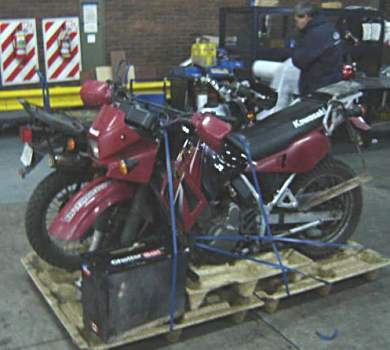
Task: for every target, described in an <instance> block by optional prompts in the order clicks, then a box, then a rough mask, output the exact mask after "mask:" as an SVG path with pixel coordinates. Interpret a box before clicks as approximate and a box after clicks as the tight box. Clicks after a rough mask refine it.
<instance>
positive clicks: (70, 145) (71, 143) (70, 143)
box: [66, 137, 76, 152]
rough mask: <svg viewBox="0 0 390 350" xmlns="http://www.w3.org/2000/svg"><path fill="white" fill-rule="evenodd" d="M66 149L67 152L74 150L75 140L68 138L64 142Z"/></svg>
mask: <svg viewBox="0 0 390 350" xmlns="http://www.w3.org/2000/svg"><path fill="white" fill-rule="evenodd" d="M66 149H67V150H68V151H69V152H73V151H74V150H75V149H76V140H75V139H74V138H73V137H70V138H69V139H68V140H67V142H66Z"/></svg>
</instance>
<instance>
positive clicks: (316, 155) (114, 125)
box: [30, 78, 367, 270]
mask: <svg viewBox="0 0 390 350" xmlns="http://www.w3.org/2000/svg"><path fill="white" fill-rule="evenodd" d="M205 79H207V78H205ZM208 83H210V84H211V85H212V86H213V87H214V89H215V90H216V91H218V93H219V94H220V97H221V98H222V99H225V100H230V101H237V102H239V101H240V100H241V99H242V98H243V96H249V95H251V98H252V99H253V100H254V101H256V94H253V93H252V92H251V91H250V89H248V88H245V87H243V86H240V85H239V84H223V86H222V85H220V84H218V82H216V81H212V80H210V79H208ZM360 96H361V92H360V90H359V88H358V87H357V86H355V85H354V84H353V83H352V82H341V83H338V84H334V85H332V86H329V87H327V88H324V89H321V90H320V91H318V93H316V94H313V95H311V96H309V97H306V98H302V99H301V101H299V102H297V103H295V104H294V105H292V106H290V107H288V108H286V109H285V110H282V111H280V112H278V113H277V114H276V115H275V116H273V117H272V118H269V119H267V120H266V121H263V122H260V123H256V124H255V125H253V126H252V127H250V128H245V129H239V130H236V131H232V126H231V124H230V123H227V122H225V121H223V120H221V119H219V118H218V117H217V116H215V115H214V114H211V113H195V114H193V115H192V116H191V118H188V116H185V115H183V114H182V113H180V112H178V111H172V110H170V109H167V108H164V107H158V106H153V105H151V104H147V103H142V102H139V101H136V100H134V99H132V98H129V100H127V101H126V100H123V101H121V102H115V103H113V104H110V105H108V104H106V105H104V106H103V107H102V108H101V110H100V112H99V114H98V116H97V118H96V120H95V121H94V123H93V124H92V126H91V128H90V129H89V133H88V139H89V147H90V153H91V157H92V159H93V162H94V164H95V165H96V166H97V167H98V168H99V169H104V174H103V175H102V176H98V177H95V178H94V179H93V180H92V181H91V182H90V183H88V184H87V185H85V186H84V187H83V188H82V189H81V190H80V191H79V192H78V193H77V194H76V195H74V196H73V197H72V198H71V199H70V200H69V201H68V202H67V203H66V204H65V205H64V207H63V208H62V209H61V210H60V212H59V213H58V215H57V216H56V218H55V219H54V221H53V222H52V223H51V225H50V227H49V230H48V235H47V236H46V237H42V236H41V237H40V238H39V239H36V240H30V242H31V243H32V245H33V248H34V249H35V251H36V252H37V253H38V254H39V255H40V256H41V257H42V258H43V259H45V260H46V261H47V262H49V263H51V264H53V265H56V266H59V267H63V268H66V269H69V270H72V269H77V268H79V266H80V263H81V262H82V260H83V255H82V253H79V254H75V253H72V254H67V252H66V251H64V250H63V251H60V250H59V249H57V246H56V245H54V244H52V241H53V240H55V241H61V242H66V243H69V242H75V243H77V242H80V241H82V240H84V239H86V238H87V237H88V239H89V240H90V244H89V245H88V250H89V251H95V250H99V249H115V248H122V247H129V246H131V245H133V244H135V243H137V244H141V243H142V242H148V241H150V240H152V241H155V240H159V241H163V242H166V241H167V240H168V239H169V232H170V224H169V209H168V208H169V204H168V194H167V192H168V178H167V172H166V168H165V162H164V160H165V156H164V148H165V144H164V138H163V132H162V130H167V131H168V133H169V136H170V137H169V138H170V140H171V144H172V145H171V146H172V147H171V149H170V154H171V156H172V159H174V161H173V163H172V167H173V169H174V192H175V196H174V200H175V205H176V210H177V224H178V227H179V239H181V240H183V241H187V240H190V239H191V236H192V235H193V234H199V233H203V234H207V235H209V236H214V237H218V236H220V235H224V234H230V235H246V234H258V235H264V234H265V223H264V222H263V220H262V216H261V215H260V211H259V208H258V197H257V196H258V194H257V192H256V190H255V188H254V184H253V183H252V181H251V177H250V176H249V166H248V154H247V151H248V149H247V148H246V147H244V145H243V143H242V140H243V139H245V140H246V142H247V144H248V145H249V152H250V155H251V157H252V158H253V160H254V165H255V168H256V171H257V174H258V177H259V180H260V183H261V187H262V190H263V192H264V193H263V194H264V197H265V200H266V202H267V205H266V208H267V212H268V216H269V219H270V224H271V226H272V229H273V232H274V234H275V235H282V236H295V237H302V238H309V239H311V240H318V241H323V242H335V243H341V242H345V241H346V240H347V239H348V238H350V236H351V235H352V234H353V232H354V230H355V228H356V225H357V223H358V221H359V218H360V214H361V208H362V192H361V183H362V182H363V181H364V179H365V178H364V177H357V176H356V175H355V173H354V171H353V170H351V169H350V168H349V167H348V166H347V165H345V164H344V163H342V162H340V161H338V160H335V159H334V158H332V156H331V155H330V152H331V139H330V136H331V134H332V133H333V131H334V130H335V129H336V128H337V127H338V126H339V125H341V124H343V123H346V124H348V125H353V126H355V127H356V128H361V129H365V128H366V127H367V125H366V124H365V123H364V120H363V119H362V118H361V117H360V113H361V111H360V108H358V106H357V101H358V100H359V98H360ZM259 103H263V101H259ZM161 120H165V121H166V123H165V125H164V126H161ZM210 244H211V245H214V246H215V247H219V248H224V249H228V250H230V251H245V252H250V251H255V250H256V249H259V247H258V245H253V246H252V245H250V244H246V245H242V244H236V243H234V242H232V241H230V242H223V241H220V240H217V239H216V240H215V241H212V242H211V243H210ZM261 248H263V247H261ZM264 248H266V247H264ZM301 249H303V250H304V251H305V253H307V254H309V255H311V256H313V257H321V256H324V255H325V254H329V253H330V252H331V251H332V249H331V248H329V247H323V248H319V247H312V246H305V247H304V248H301ZM212 260H214V259H212V258H211V255H210V259H209V261H212Z"/></svg>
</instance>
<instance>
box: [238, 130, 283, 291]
mask: <svg viewBox="0 0 390 350" xmlns="http://www.w3.org/2000/svg"><path fill="white" fill-rule="evenodd" d="M239 140H240V142H241V143H242V145H243V146H244V148H245V153H246V156H247V158H248V162H249V166H250V168H251V172H252V177H253V182H254V184H255V189H256V192H257V195H258V203H259V207H260V209H261V213H260V214H261V215H262V216H263V220H264V224H265V227H266V235H267V236H268V237H271V238H272V237H273V235H272V230H271V226H270V224H269V219H268V212H267V208H266V206H265V204H264V200H263V196H262V195H261V190H260V185H259V181H258V178H257V174H256V168H255V166H254V163H253V160H252V155H251V151H250V148H249V144H248V141H247V140H246V138H245V137H243V136H241V135H240V136H239ZM271 245H272V249H273V251H274V253H275V256H276V259H277V260H278V263H279V265H280V267H281V271H282V279H283V283H284V286H285V288H286V293H287V295H288V296H289V295H290V289H289V286H288V275H287V272H286V266H284V265H283V262H282V258H281V256H280V252H279V249H278V247H277V245H276V244H275V241H274V240H272V241H271Z"/></svg>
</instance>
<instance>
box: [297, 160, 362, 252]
mask: <svg viewBox="0 0 390 350" xmlns="http://www.w3.org/2000/svg"><path fill="white" fill-rule="evenodd" d="M355 176H356V173H355V172H354V171H353V170H352V169H351V168H350V167H349V166H348V165H346V164H345V163H343V162H341V161H339V160H336V159H334V158H332V157H330V156H329V157H327V158H325V159H324V160H322V161H321V162H320V163H319V164H318V165H317V166H316V167H315V168H314V169H313V170H312V171H310V172H309V173H307V174H303V175H301V176H299V177H298V178H297V180H296V182H295V184H294V186H293V191H294V193H295V194H296V195H299V194H303V193H312V192H315V191H321V190H326V189H328V188H330V187H332V186H335V185H338V184H340V183H342V182H344V181H347V180H349V179H351V178H353V177H355ZM362 203H363V196H362V188H361V187H360V186H359V187H357V188H355V189H353V190H351V191H349V192H346V193H344V194H342V195H340V196H338V197H336V198H333V199H331V200H329V201H327V202H325V203H323V204H320V205H318V206H316V207H314V208H312V209H311V210H310V211H315V210H334V209H338V210H340V211H341V213H342V214H341V215H342V216H341V218H340V219H339V220H336V221H334V222H330V223H324V224H321V225H320V226H319V227H318V229H317V230H318V231H319V232H320V234H319V235H314V237H313V235H312V234H311V231H310V229H309V230H307V231H305V232H304V233H302V234H301V235H300V237H299V238H301V239H308V240H318V241H321V242H331V243H339V244H342V243H345V242H347V241H348V240H349V239H350V238H351V236H352V235H353V234H354V232H355V230H356V227H357V225H358V223H359V220H360V216H361V212H362ZM295 247H296V248H297V249H298V250H299V251H301V252H302V253H304V254H306V255H308V256H309V257H311V258H314V259H320V258H325V257H327V256H329V255H331V254H333V253H335V252H336V250H337V249H335V248H333V247H326V246H325V247H316V246H311V245H300V246H298V245H297V246H295Z"/></svg>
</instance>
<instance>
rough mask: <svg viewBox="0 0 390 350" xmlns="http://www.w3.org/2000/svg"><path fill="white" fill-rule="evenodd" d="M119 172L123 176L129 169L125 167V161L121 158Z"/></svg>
mask: <svg viewBox="0 0 390 350" xmlns="http://www.w3.org/2000/svg"><path fill="white" fill-rule="evenodd" d="M119 172H120V173H121V175H123V176H125V175H127V174H128V173H129V169H128V168H127V165H126V162H125V161H124V160H121V161H120V162H119Z"/></svg>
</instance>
